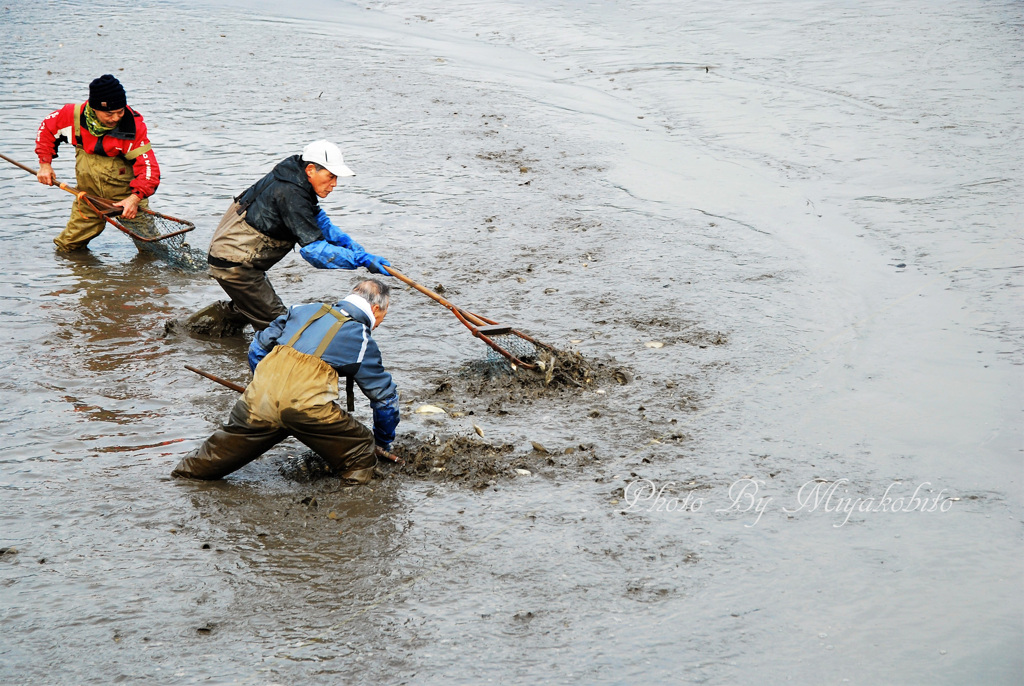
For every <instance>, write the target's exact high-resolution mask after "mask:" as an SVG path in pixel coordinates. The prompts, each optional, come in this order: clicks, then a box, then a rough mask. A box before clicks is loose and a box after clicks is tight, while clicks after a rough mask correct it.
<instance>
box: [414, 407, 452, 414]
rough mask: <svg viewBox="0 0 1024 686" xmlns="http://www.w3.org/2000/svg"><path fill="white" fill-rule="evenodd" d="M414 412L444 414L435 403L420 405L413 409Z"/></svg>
mask: <svg viewBox="0 0 1024 686" xmlns="http://www.w3.org/2000/svg"><path fill="white" fill-rule="evenodd" d="M415 413H416V414H445V411H444V410H443V409H441V408H440V407H438V406H437V405H420V406H419V407H417V408H416V410H415Z"/></svg>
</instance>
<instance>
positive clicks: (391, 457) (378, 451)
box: [185, 364, 405, 464]
mask: <svg viewBox="0 0 1024 686" xmlns="http://www.w3.org/2000/svg"><path fill="white" fill-rule="evenodd" d="M185 369H187V370H189V371H190V372H195V373H196V374H198V375H199V376H205V377H206V378H207V379H209V380H210V381H216V382H217V383H219V384H220V385H221V386H226V387H227V388H230V389H231V390H233V391H237V392H239V393H244V392H245V386H242V385H239V384H236V383H235V382H234V381H228V380H227V379H222V378H220V377H219V376H217V375H216V374H211V373H210V372H204V371H203V370H202V369H197V368H195V367H193V366H192V365H190V364H186V365H185ZM373 452H374V453H375V454H376V455H377V457H383V458H384V459H386V460H391V461H392V462H397V463H398V464H404V463H405V460H403V459H402V458H400V457H399V456H398V455H395V454H394V453H389V452H388V451H386V450H384V448H381V447H380V446H379V445H374V446H373Z"/></svg>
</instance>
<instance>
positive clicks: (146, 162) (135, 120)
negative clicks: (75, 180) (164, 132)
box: [36, 103, 160, 198]
mask: <svg viewBox="0 0 1024 686" xmlns="http://www.w3.org/2000/svg"><path fill="white" fill-rule="evenodd" d="M76 114H77V115H78V116H77V117H76ZM76 119H77V121H76ZM146 133H147V132H146V123H145V122H144V121H142V115H141V114H139V113H138V112H136V111H135V110H133V109H132V108H131V107H126V108H125V113H124V117H122V118H121V121H119V122H118V123H117V126H116V127H115V128H114V130H113V131H110V132H108V133H106V134H104V135H102V136H100V137H99V138H97V137H96V136H94V135H92V134H91V133H89V129H88V128H87V127H86V126H85V103H82V104H80V105H76V104H74V103H70V104H67V105H64V107H62V108H60V109H59V110H57V111H56V112H53V113H52V114H50V116H48V117H47V118H46V119H44V120H43V123H42V124H40V125H39V131H38V132H37V133H36V155H37V156H38V157H39V161H40V162H47V163H49V162H52V161H53V158H54V157H57V147H58V146H59V145H60V144H61V143H65V142H70V143H71V144H72V145H74V146H76V147H78V146H81V147H82V148H84V149H85V151H86V152H87V153H90V154H93V155H104V156H106V157H117V156H118V155H121V156H122V157H124V158H125V159H126V160H128V161H129V162H131V163H132V170H133V171H134V172H135V178H134V179H133V180H132V182H131V184H130V185H131V189H132V192H133V193H135V194H136V195H138V196H139V197H141V198H148V197H149V196H151V195H153V193H155V192H156V187H157V186H159V185H160V167H159V165H157V163H156V155H154V154H153V151H152V150H151V149H150V147H149V138H148V137H147V136H146Z"/></svg>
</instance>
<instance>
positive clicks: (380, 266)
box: [363, 253, 391, 276]
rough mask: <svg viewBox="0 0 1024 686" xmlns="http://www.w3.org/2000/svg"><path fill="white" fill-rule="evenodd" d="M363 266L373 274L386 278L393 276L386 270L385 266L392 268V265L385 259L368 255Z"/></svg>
mask: <svg viewBox="0 0 1024 686" xmlns="http://www.w3.org/2000/svg"><path fill="white" fill-rule="evenodd" d="M363 266H364V267H366V268H367V269H368V270H369V271H370V273H371V274H383V275H385V276H391V273H390V272H388V271H387V270H386V269H384V267H385V266H388V267H390V266H391V263H390V262H389V261H387V260H386V259H384V258H383V257H378V256H377V255H371V254H370V253H366V261H365V262H364V263H363Z"/></svg>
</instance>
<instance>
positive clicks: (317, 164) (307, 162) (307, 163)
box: [302, 160, 327, 171]
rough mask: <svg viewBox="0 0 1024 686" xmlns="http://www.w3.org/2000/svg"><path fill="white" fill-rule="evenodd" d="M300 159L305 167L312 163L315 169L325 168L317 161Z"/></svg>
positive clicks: (321, 169)
mask: <svg viewBox="0 0 1024 686" xmlns="http://www.w3.org/2000/svg"><path fill="white" fill-rule="evenodd" d="M302 161H303V162H305V163H306V166H307V167H308V166H309V165H313V168H314V169H316V171H323V170H324V169H327V167H325V166H324V165H322V164H320V163H318V162H314V161H313V160H302Z"/></svg>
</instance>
